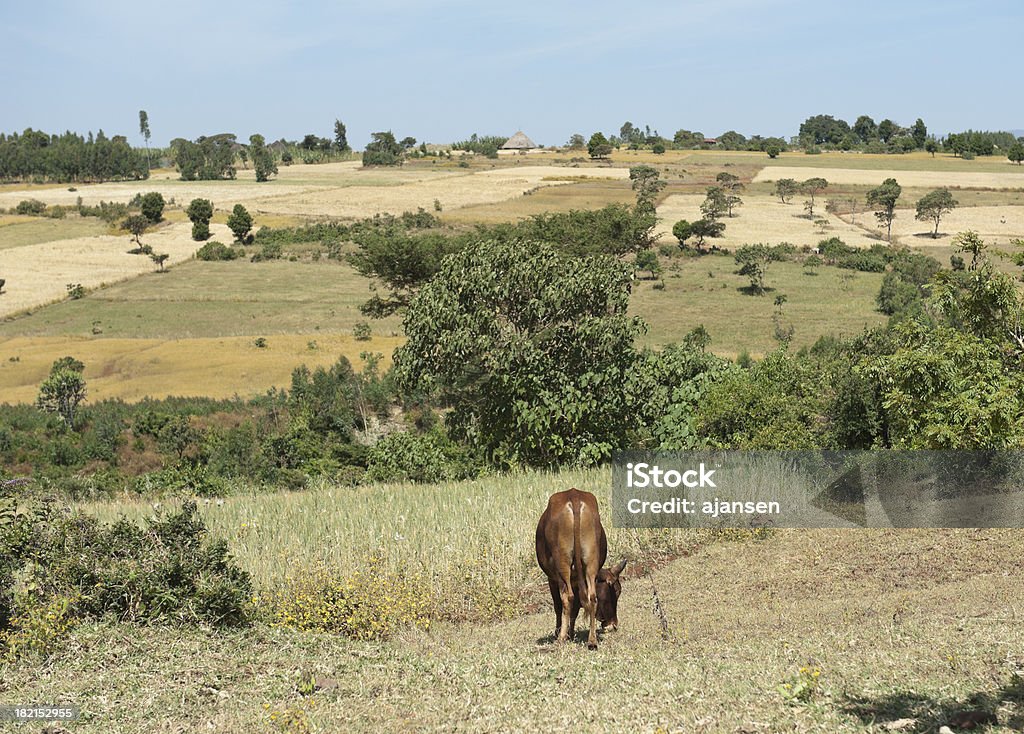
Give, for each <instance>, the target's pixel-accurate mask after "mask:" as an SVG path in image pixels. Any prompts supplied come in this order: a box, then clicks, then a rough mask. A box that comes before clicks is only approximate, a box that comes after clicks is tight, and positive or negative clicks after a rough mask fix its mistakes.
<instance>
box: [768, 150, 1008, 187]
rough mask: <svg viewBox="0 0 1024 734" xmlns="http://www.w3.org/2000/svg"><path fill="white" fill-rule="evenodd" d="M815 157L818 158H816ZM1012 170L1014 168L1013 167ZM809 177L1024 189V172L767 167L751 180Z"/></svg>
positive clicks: (844, 181)
mask: <svg viewBox="0 0 1024 734" xmlns="http://www.w3.org/2000/svg"><path fill="white" fill-rule="evenodd" d="M815 157H817V156H815ZM1013 168H1014V169H1015V168H1016V166H1013ZM811 176H821V177H822V178H824V179H825V180H827V181H828V182H829V183H836V184H861V185H865V186H877V185H878V184H880V183H882V181H884V180H885V179H887V178H895V179H896V180H897V181H898V182H899V184H900V185H901V186H905V187H908V186H916V187H930V188H938V187H940V186H946V187H948V188H951V189H955V188H965V189H967V188H978V189H1020V188H1024V171H1021V172H1018V171H1015V170H1009V169H1008V170H1006V171H1005V172H981V171H929V170H905V169H897V168H890V169H857V168H839V167H836V168H830V167H825V166H822V167H817V166H816V167H814V171H813V173H809V172H808V169H807V168H805V167H803V166H799V167H798V166H770V167H766V168H763V169H762V170H761V171H760V173H758V174H757V175H756V176H755V177H754V181H755V182H762V181H778V180H779V179H780V178H792V179H796V180H797V181H803V180H804V179H806V178H810V177H811Z"/></svg>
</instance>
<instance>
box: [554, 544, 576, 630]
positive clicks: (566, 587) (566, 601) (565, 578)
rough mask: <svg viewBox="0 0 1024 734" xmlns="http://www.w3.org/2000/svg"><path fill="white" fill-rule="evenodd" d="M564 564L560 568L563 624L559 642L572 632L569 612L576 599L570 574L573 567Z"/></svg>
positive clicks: (559, 585) (559, 580)
mask: <svg viewBox="0 0 1024 734" xmlns="http://www.w3.org/2000/svg"><path fill="white" fill-rule="evenodd" d="M563 565H564V568H559V569H558V591H559V594H560V595H561V602H562V625H561V627H560V628H559V630H558V641H559V642H565V641H566V640H568V639H569V636H570V635H571V634H572V628H571V627H570V625H569V612H570V610H572V605H573V602H574V601H575V597H574V596H573V593H572V583H571V581H570V578H571V577H570V576H569V574H570V573H571V571H572V567H571V566H570V565H569V564H568V563H565V564H563Z"/></svg>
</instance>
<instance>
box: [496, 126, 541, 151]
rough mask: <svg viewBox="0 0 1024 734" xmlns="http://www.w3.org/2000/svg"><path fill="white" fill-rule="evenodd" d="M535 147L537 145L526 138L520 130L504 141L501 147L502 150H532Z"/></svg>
mask: <svg viewBox="0 0 1024 734" xmlns="http://www.w3.org/2000/svg"><path fill="white" fill-rule="evenodd" d="M536 147H537V144H536V143H535V142H533V141H532V140H530V139H529V138H528V137H526V133H524V132H523V131H522V130H520V131H519V132H517V133H516V134H515V135H513V136H512V137H511V138H509V139H508V140H506V141H505V144H504V145H503V146H501V149H502V150H533V149H534V148H536Z"/></svg>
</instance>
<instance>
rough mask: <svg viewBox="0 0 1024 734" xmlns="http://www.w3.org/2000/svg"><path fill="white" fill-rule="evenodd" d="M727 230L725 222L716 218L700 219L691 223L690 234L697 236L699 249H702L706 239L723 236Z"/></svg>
mask: <svg viewBox="0 0 1024 734" xmlns="http://www.w3.org/2000/svg"><path fill="white" fill-rule="evenodd" d="M723 232H725V224H724V223H723V222H719V221H716V220H714V219H698V220H697V221H696V222H694V223H693V224H691V225H690V234H691V235H692V236H693V237H696V238H697V242H696V245H697V250H698V251H700V249H701V247H703V245H704V240H705V239H710V238H714V237H721V236H722V233H723Z"/></svg>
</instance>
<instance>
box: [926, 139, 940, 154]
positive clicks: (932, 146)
mask: <svg viewBox="0 0 1024 734" xmlns="http://www.w3.org/2000/svg"><path fill="white" fill-rule="evenodd" d="M924 149H925V150H927V151H928V152H929V153H931V154H932V158H934V157H935V154H936V153H937V152H938V151H939V144H938V143H937V142H935V140H934V138H929V139H928V140H926V141H925V143H924Z"/></svg>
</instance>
